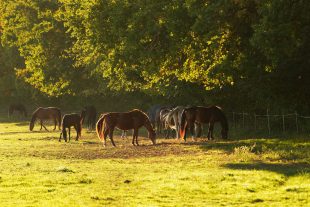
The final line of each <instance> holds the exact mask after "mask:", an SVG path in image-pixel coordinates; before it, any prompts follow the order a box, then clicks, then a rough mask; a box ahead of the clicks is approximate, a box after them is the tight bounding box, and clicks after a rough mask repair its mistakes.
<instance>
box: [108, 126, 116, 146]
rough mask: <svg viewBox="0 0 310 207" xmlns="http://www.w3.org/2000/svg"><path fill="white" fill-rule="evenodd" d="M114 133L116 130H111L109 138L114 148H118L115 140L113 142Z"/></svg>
mask: <svg viewBox="0 0 310 207" xmlns="http://www.w3.org/2000/svg"><path fill="white" fill-rule="evenodd" d="M113 131H114V129H110V132H109V137H110V140H111V142H112V144H113V146H114V147H116V145H115V143H114V140H113Z"/></svg>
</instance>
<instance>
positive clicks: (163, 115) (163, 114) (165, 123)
mask: <svg viewBox="0 0 310 207" xmlns="http://www.w3.org/2000/svg"><path fill="white" fill-rule="evenodd" d="M170 111H171V109H168V108H164V109H162V110H160V113H159V122H160V127H161V128H162V129H163V130H164V132H165V137H166V138H169V133H170V127H169V125H170V124H171V125H174V123H170V124H169V120H168V119H167V117H168V114H169V113H170ZM171 121H173V120H171Z"/></svg>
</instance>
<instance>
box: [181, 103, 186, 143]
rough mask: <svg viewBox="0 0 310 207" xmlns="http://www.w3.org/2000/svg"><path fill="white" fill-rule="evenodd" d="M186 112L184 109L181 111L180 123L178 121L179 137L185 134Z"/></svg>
mask: <svg viewBox="0 0 310 207" xmlns="http://www.w3.org/2000/svg"><path fill="white" fill-rule="evenodd" d="M186 125H187V123H186V114H185V109H184V110H183V111H182V114H181V123H180V135H181V138H182V139H184V137H185V134H186Z"/></svg>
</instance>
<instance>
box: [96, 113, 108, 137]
mask: <svg viewBox="0 0 310 207" xmlns="http://www.w3.org/2000/svg"><path fill="white" fill-rule="evenodd" d="M105 118H106V115H103V116H101V117H100V118H99V120H98V121H97V123H96V133H97V136H98V138H99V139H100V140H101V141H102V139H103V130H104V128H105V126H104V124H105Z"/></svg>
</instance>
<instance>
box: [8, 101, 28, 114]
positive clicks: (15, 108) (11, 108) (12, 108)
mask: <svg viewBox="0 0 310 207" xmlns="http://www.w3.org/2000/svg"><path fill="white" fill-rule="evenodd" d="M14 111H18V112H19V113H20V114H22V115H24V116H25V117H27V110H26V107H25V106H24V105H23V104H11V105H10V106H9V113H8V116H9V117H10V116H12V115H13V113H14Z"/></svg>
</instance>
